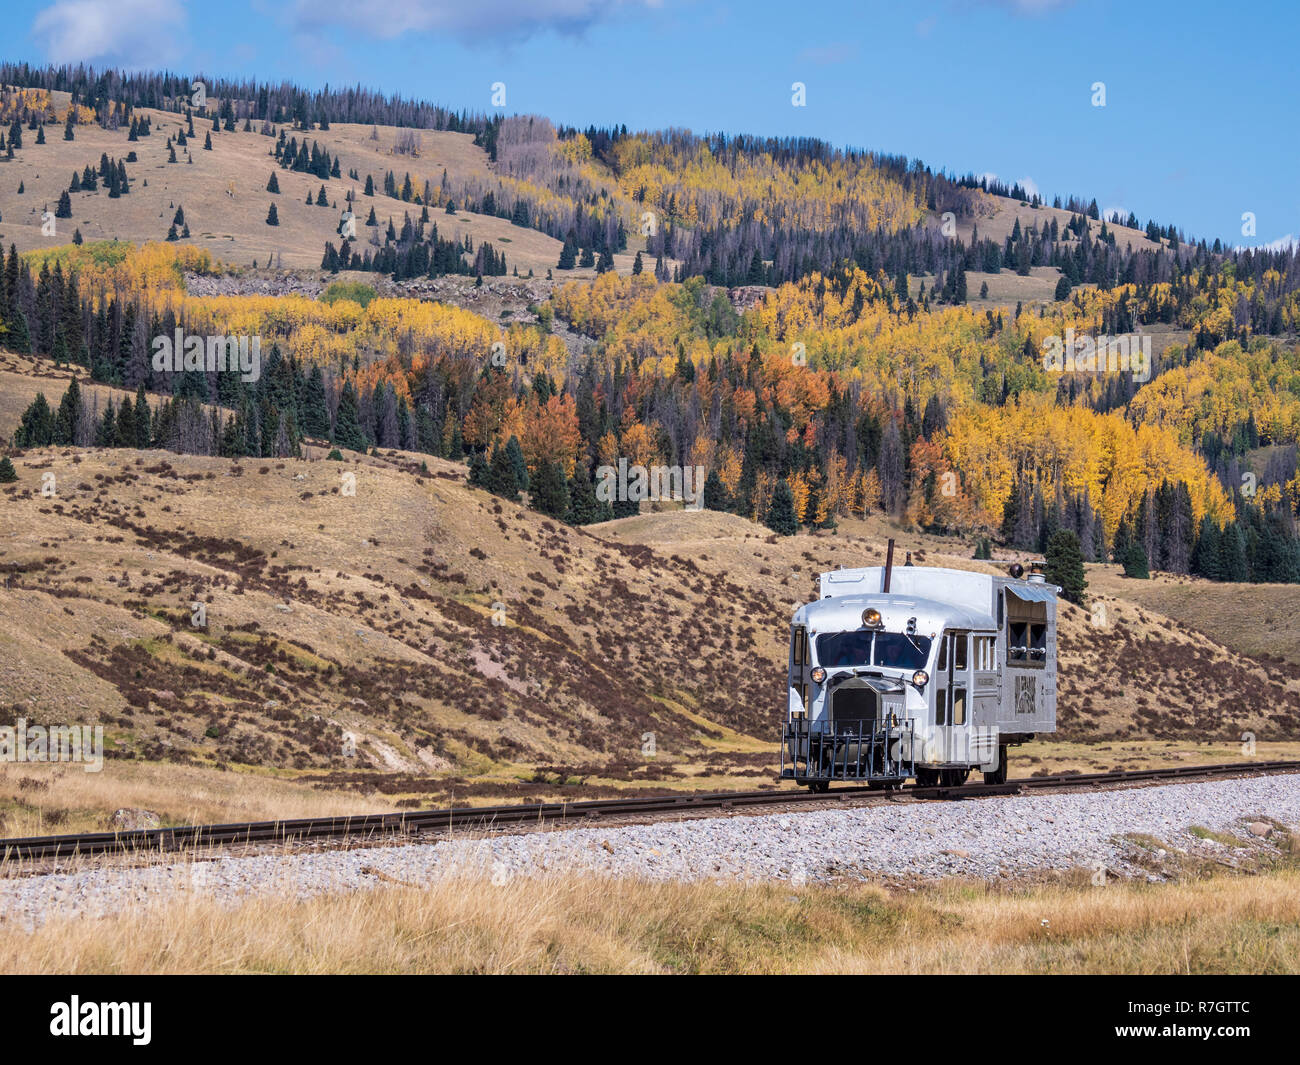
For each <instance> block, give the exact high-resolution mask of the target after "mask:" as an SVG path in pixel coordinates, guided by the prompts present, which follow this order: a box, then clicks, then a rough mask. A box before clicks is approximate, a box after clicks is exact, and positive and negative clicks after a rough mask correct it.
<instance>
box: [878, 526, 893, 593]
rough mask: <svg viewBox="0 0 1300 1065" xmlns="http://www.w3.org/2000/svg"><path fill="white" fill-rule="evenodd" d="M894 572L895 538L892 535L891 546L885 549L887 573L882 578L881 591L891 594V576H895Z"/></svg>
mask: <svg viewBox="0 0 1300 1065" xmlns="http://www.w3.org/2000/svg"><path fill="white" fill-rule="evenodd" d="M893 573H894V541H893V538H892V537H891V538H890V541H889V547H888V548H887V549H886V551H885V573H884V576H883V577H882V578H881V585H882V587H881V589H880V590H881V592H883V593H884V594H886V595H888V594H889V578H890V577H891V576H893Z"/></svg>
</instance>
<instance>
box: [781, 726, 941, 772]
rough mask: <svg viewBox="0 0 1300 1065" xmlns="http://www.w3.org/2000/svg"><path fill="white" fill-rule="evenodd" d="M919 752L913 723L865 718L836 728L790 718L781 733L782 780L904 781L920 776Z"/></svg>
mask: <svg viewBox="0 0 1300 1065" xmlns="http://www.w3.org/2000/svg"><path fill="white" fill-rule="evenodd" d="M914 750H919V745H918V744H917V743H916V732H915V729H914V728H913V724H912V722H911V721H902V722H899V723H898V724H886V723H883V722H876V721H861V722H855V723H853V724H852V725H847V724H845V725H840V726H839V727H838V728H833V727H832V726H830V725H829V724H826V723H824V722H820V721H808V720H806V719H803V718H796V719H794V720H791V721H787V722H786V723H785V728H784V730H783V732H782V736H781V778H782V779H783V780H793V781H794V782H795V783H797V784H809V783H820V782H822V781H831V780H845V781H856V782H859V783H872V784H876V783H880V784H889V783H898V784H901V783H902V782H903V781H905V780H907V778H908V777H911V776H915V763H914V762H913V754H912V752H913V751H914Z"/></svg>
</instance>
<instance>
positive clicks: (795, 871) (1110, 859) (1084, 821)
mask: <svg viewBox="0 0 1300 1065" xmlns="http://www.w3.org/2000/svg"><path fill="white" fill-rule="evenodd" d="M1260 818H1272V819H1275V820H1277V821H1279V822H1282V823H1284V824H1286V825H1288V826H1294V825H1297V824H1300V775H1278V776H1267V777H1255V778H1247V779H1237V780H1223V781H1213V782H1206V783H1184V784H1169V785H1161V786H1155V787H1140V788H1130V789H1125V790H1112V791H1094V792H1078V793H1072V794H1030V795H1023V796H1005V797H997V798H988V799H980V800H974V801H966V802H916V803H898V804H882V805H874V806H862V807H854V808H849V809H826V810H823V809H817V810H809V811H808V812H803V813H793V814H792V813H778V814H767V815H754V816H732V817H703V818H699V819H696V820H690V821H678V822H664V821H660V822H657V823H654V824H646V825H622V826H617V827H615V826H609V827H593V828H568V829H555V830H548V831H536V832H529V833H524V834H520V835H508V836H507V835H503V836H495V837H492V838H485V839H467V840H450V841H442V842H438V843H412V844H408V845H403V846H375V847H359V848H356V849H352V850H337V851H328V852H322V853H284V854H259V855H252V856H247V857H233V856H230V857H220V858H217V859H215V860H211V861H189V860H183V861H181V860H178V861H176V862H171V863H167V864H158V865H153V866H146V867H140V868H129V867H123V866H105V867H102V868H98V869H86V870H81V871H78V872H70V873H50V874H44V875H39V876H29V877H13V878H9V879H3V880H0V915H2V916H3V920H4V921H5V922H6V923H9V922H12V923H14V924H17V925H19V926H21V927H27V928H32V927H37V926H39V925H40V924H41V923H43V921H44V920H45V919H46V918H47V917H49V916H51V915H52V914H55V913H57V914H59V915H60V916H64V917H78V916H98V915H103V914H107V913H113V912H117V911H120V910H122V909H124V908H128V907H134V906H137V905H140V904H144V903H150V902H158V901H163V900H165V899H166V898H168V897H170V896H173V895H177V894H186V895H195V894H197V895H201V896H210V897H215V898H218V899H221V900H223V901H229V902H236V901H238V900H239V899H241V898H247V897H249V896H252V895H259V894H267V895H270V894H274V895H279V896H281V897H286V896H287V897H297V898H310V897H312V896H314V895H318V894H321V893H324V892H336V891H352V890H358V889H363V888H368V887H374V886H376V885H379V884H385V883H393V882H395V881H396V882H400V883H405V884H413V885H421V884H427V883H430V882H433V881H436V880H438V879H441V878H443V877H446V876H449V875H475V876H482V877H484V878H486V879H488V880H489V882H492V883H497V884H500V883H504V882H506V881H507V880H509V879H511V878H513V877H516V876H545V875H562V874H569V873H579V874H598V875H604V876H616V877H638V878H642V879H646V880H660V881H662V880H708V879H714V880H726V879H742V880H781V881H786V882H790V883H793V884H795V885H799V884H803V883H814V882H821V881H827V880H831V879H835V878H851V879H863V880H867V879H876V878H889V879H892V880H897V879H903V878H916V879H930V878H939V877H945V876H963V877H973V878H995V877H1019V876H1025V875H1029V874H1032V873H1036V872H1040V871H1044V870H1061V869H1069V868H1071V867H1075V866H1084V867H1087V868H1089V869H1093V870H1098V869H1100V868H1101V867H1103V866H1104V867H1105V868H1106V869H1107V870H1108V871H1109V872H1110V873H1111V874H1112V875H1120V876H1135V875H1140V876H1144V877H1149V876H1150V875H1151V874H1150V873H1149V872H1148V871H1147V870H1146V869H1139V868H1138V867H1136V866H1134V865H1131V864H1130V863H1129V862H1128V861H1127V860H1126V855H1128V854H1131V852H1132V846H1131V845H1130V844H1126V843H1125V842H1124V841H1123V839H1122V838H1121V837H1123V836H1126V835H1134V834H1141V835H1144V836H1149V837H1155V838H1156V839H1158V840H1160V841H1161V842H1162V845H1163V846H1168V847H1171V848H1174V849H1175V850H1179V849H1195V850H1197V851H1199V852H1201V853H1204V852H1205V851H1206V849H1207V848H1208V849H1209V850H1210V851H1211V852H1213V851H1214V850H1215V849H1216V848H1217V849H1218V851H1219V852H1220V853H1221V854H1223V855H1230V854H1231V853H1232V851H1233V848H1230V847H1227V846H1225V845H1223V844H1221V843H1217V842H1214V841H1213V840H1207V839H1203V838H1201V836H1198V835H1193V834H1192V833H1191V832H1190V831H1189V829H1191V828H1192V827H1193V826H1200V827H1201V828H1204V829H1209V830H1211V831H1213V832H1223V831H1227V832H1231V833H1233V834H1235V835H1237V836H1240V837H1242V838H1243V839H1250V838H1252V834H1251V832H1250V830H1249V829H1248V827H1247V825H1248V823H1250V822H1257V821H1258V820H1259V819H1260ZM1262 827H1263V826H1260V825H1257V828H1262ZM1201 835H1203V833H1202V834H1201ZM1255 842H1256V843H1259V842H1261V841H1259V840H1255ZM1263 845H1265V846H1267V843H1264V844H1263Z"/></svg>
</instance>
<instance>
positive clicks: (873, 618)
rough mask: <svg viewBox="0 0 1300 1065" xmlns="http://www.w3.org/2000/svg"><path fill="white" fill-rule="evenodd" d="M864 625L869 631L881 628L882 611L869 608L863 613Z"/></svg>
mask: <svg viewBox="0 0 1300 1065" xmlns="http://www.w3.org/2000/svg"><path fill="white" fill-rule="evenodd" d="M862 624H864V625H865V626H866V627H867V628H869V629H878V628H880V611H879V610H877V609H876V608H875V607H868V608H867V609H866V610H864V611H863V612H862Z"/></svg>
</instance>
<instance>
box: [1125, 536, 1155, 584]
mask: <svg viewBox="0 0 1300 1065" xmlns="http://www.w3.org/2000/svg"><path fill="white" fill-rule="evenodd" d="M1124 576H1125V577H1132V578H1133V579H1134V580H1139V581H1146V580H1150V579H1151V569H1150V565H1149V563H1148V561H1147V553H1146V549H1145V548H1144V547H1143V546H1142V541H1140V540H1131V541H1129V544H1128V548H1127V549H1126V551H1125V553H1124Z"/></svg>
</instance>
